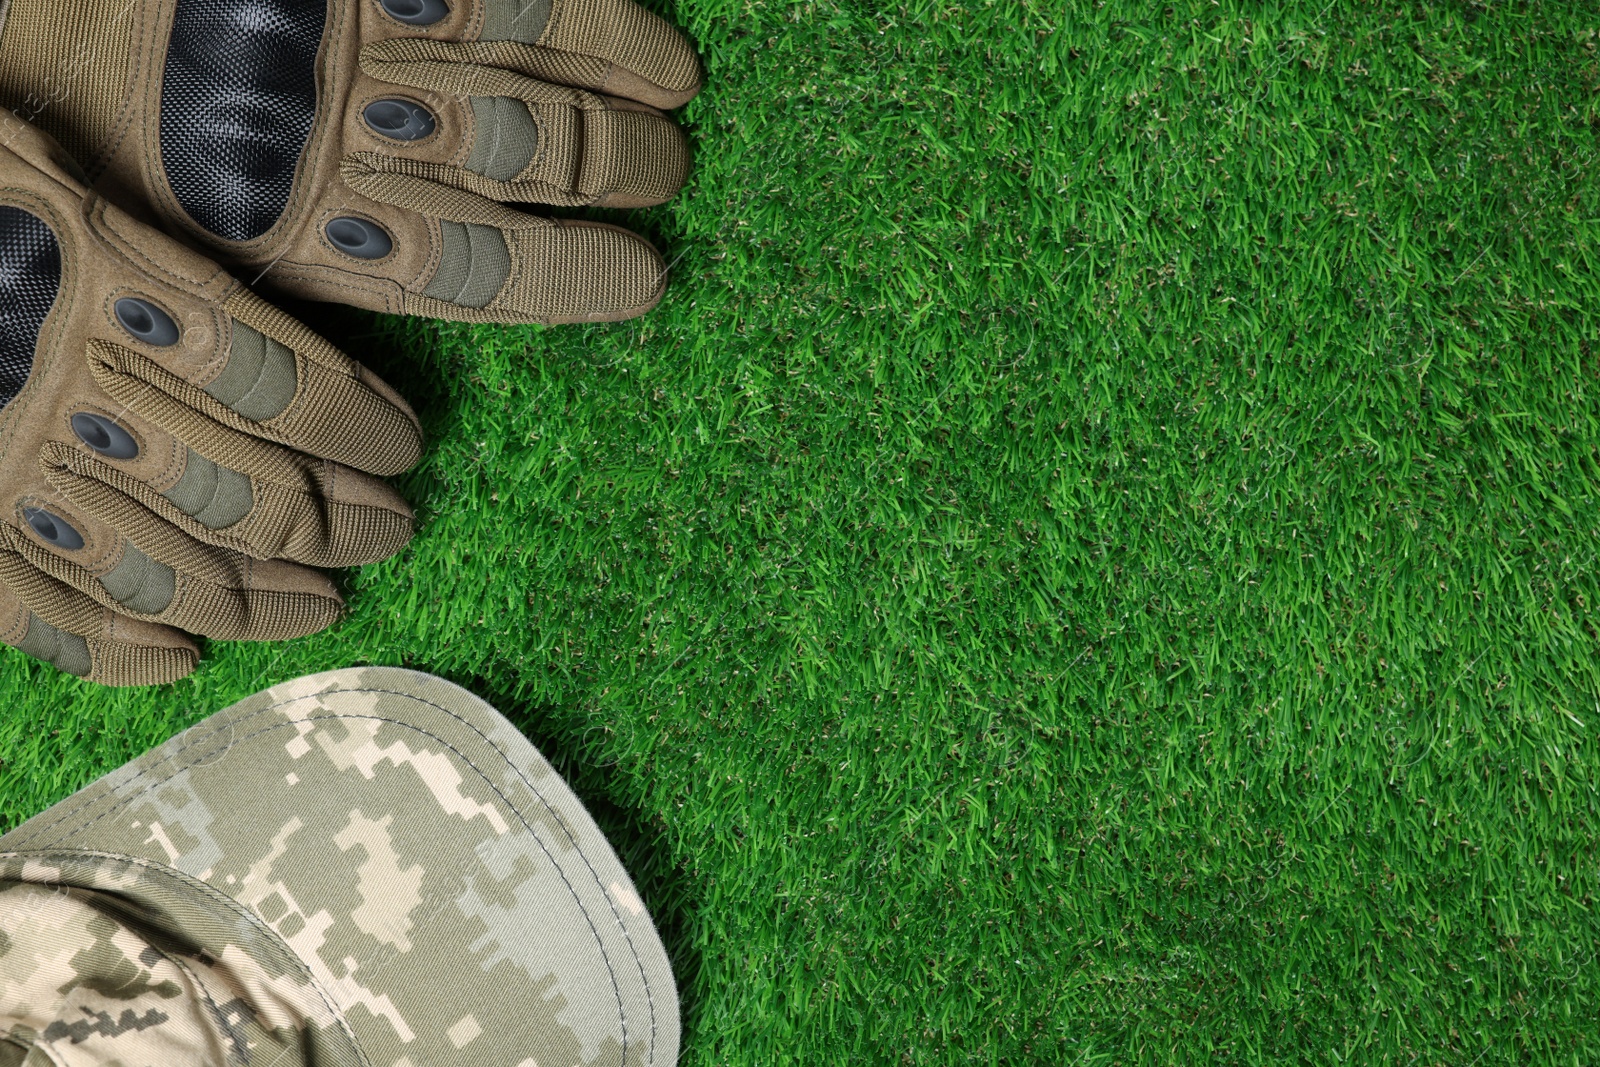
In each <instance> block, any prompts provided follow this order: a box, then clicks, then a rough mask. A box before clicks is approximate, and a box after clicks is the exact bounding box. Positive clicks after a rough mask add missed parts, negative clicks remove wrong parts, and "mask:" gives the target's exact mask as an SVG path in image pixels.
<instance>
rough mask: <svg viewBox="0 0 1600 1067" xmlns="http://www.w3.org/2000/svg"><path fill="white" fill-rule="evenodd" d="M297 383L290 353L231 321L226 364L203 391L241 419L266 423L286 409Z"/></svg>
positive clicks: (274, 342) (275, 342) (292, 354)
mask: <svg viewBox="0 0 1600 1067" xmlns="http://www.w3.org/2000/svg"><path fill="white" fill-rule="evenodd" d="M298 386H299V375H298V372H297V371H296V369H295V359H294V353H293V352H291V351H290V350H289V349H288V347H286V346H285V345H282V344H279V343H278V342H277V341H274V340H273V339H272V338H270V337H268V336H266V335H265V334H263V333H261V332H260V331H258V330H255V329H253V328H251V327H249V326H246V325H245V324H244V323H242V322H238V321H235V322H234V324H233V345H232V347H231V349H230V350H229V352H228V365H227V366H226V367H223V368H222V373H221V374H219V375H217V378H216V380H215V381H213V382H212V383H211V384H210V385H208V386H206V387H205V391H206V394H207V395H208V396H210V397H212V398H213V399H215V400H219V401H221V402H222V403H224V404H226V405H227V406H228V407H230V408H232V409H233V410H234V411H237V412H238V413H239V414H241V415H243V416H244V417H245V418H247V419H252V420H254V421H255V422H266V421H267V420H268V419H271V418H275V417H276V416H278V415H281V414H283V413H284V412H285V411H287V410H289V405H290V404H292V403H294V394H295V389H296V388H297V387H298Z"/></svg>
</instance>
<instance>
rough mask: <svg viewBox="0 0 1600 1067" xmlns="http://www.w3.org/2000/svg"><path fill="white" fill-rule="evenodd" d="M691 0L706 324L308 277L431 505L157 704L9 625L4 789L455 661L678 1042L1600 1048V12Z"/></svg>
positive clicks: (664, 312)
mask: <svg viewBox="0 0 1600 1067" xmlns="http://www.w3.org/2000/svg"><path fill="white" fill-rule="evenodd" d="M658 9H659V10H662V11H663V12H664V13H665V14H667V15H668V17H670V18H672V19H673V20H674V21H675V22H677V23H678V24H679V25H681V26H683V27H684V28H685V29H686V30H687V31H688V32H689V33H690V34H691V35H692V36H693V37H694V39H695V40H696V41H697V42H698V45H699V47H700V48H701V50H702V53H703V55H704V57H705V62H706V67H707V71H708V88H707V89H706V92H705V93H704V94H703V95H702V96H701V97H700V98H699V99H698V100H696V101H695V102H694V103H693V104H691V105H690V106H689V107H688V108H686V109H685V110H684V112H683V115H682V117H683V119H684V120H685V122H686V124H687V125H688V127H689V128H690V130H691V131H692V135H693V140H694V145H695V152H696V172H695V176H694V178H693V182H692V185H691V187H690V188H689V189H688V190H686V192H685V193H684V195H683V196H682V197H680V198H679V199H678V200H677V201H675V202H674V203H672V204H670V205H668V206H666V207H663V208H660V209H657V210H653V211H648V212H639V213H629V214H614V215H610V216H607V217H609V218H613V219H615V220H617V221H622V222H624V223H626V224H629V225H632V226H635V227H637V228H639V229H641V230H642V231H643V232H646V233H648V234H649V235H651V236H652V238H654V239H655V240H656V241H658V242H659V243H660V245H661V247H662V248H663V249H664V250H665V252H666V254H667V256H668V258H669V259H670V260H671V261H672V262H673V264H674V271H675V273H674V278H673V282H672V287H671V290H670V292H669V295H668V297H667V299H666V301H665V303H664V304H663V305H662V306H661V308H660V309H659V310H657V311H656V312H655V313H653V314H651V315H650V316H648V317H646V318H644V319H641V320H638V321H635V322H630V323H624V324H619V325H614V326H601V327H593V328H562V329H536V328H527V329H502V328H491V327H465V326H457V325H449V324H439V323H430V322H422V321H412V320H401V319H386V318H381V317H378V316H369V315H364V314H359V313H355V312H350V311H344V310H340V309H328V308H321V307H315V306H310V307H301V308H299V309H297V310H299V311H300V312H301V313H302V314H305V315H307V316H308V317H309V318H310V321H311V322H312V323H313V324H314V325H316V326H317V327H318V328H320V329H323V330H324V331H326V332H327V333H329V334H330V335H331V336H333V337H334V338H335V339H336V340H338V341H340V342H341V343H342V344H344V345H345V346H346V347H347V348H349V350H350V351H352V352H353V353H354V354H356V355H357V356H358V357H359V358H361V359H363V360H366V361H367V362H369V363H370V364H371V365H372V366H373V367H375V368H376V369H378V370H379V371H380V372H381V373H382V374H384V375H385V376H387V377H388V378H389V379H390V380H391V381H393V382H394V383H395V384H396V385H397V386H399V387H400V388H401V389H402V391H404V392H405V393H406V394H407V395H408V396H409V397H411V398H412V399H413V400H414V401H415V403H416V405H417V407H418V409H419V411H420V413H421V415H422V417H423V419H424V421H425V423H426V426H427V429H428V431H429V434H430V439H431V447H430V450H429V452H428V455H427V458H426V460H425V461H424V463H423V465H422V466H421V467H420V468H419V469H418V470H417V471H416V472H414V473H412V474H410V475H408V476H406V477H404V478H402V479H399V484H400V485H401V486H402V487H403V488H404V490H405V491H406V492H407V494H408V495H409V497H410V498H411V499H412V500H413V501H414V502H415V503H416V505H417V508H418V511H419V514H420V518H421V531H420V533H419V534H418V536H417V538H416V541H415V543H414V544H413V545H412V546H411V548H410V549H409V550H408V551H406V552H405V553H404V554H403V555H402V556H401V557H399V558H397V559H395V560H393V561H391V562H388V563H386V564H383V565H381V566H375V567H368V568H365V569H363V570H361V571H359V572H353V573H350V574H348V575H347V576H346V578H345V580H346V582H347V585H348V591H349V594H350V599H351V604H352V612H351V615H350V617H349V619H348V620H347V621H346V622H344V623H343V624H341V625H340V626H339V627H337V628H336V629H334V630H333V631H331V632H329V633H326V634H323V635H319V636H317V637H314V638H311V639H307V640H302V641H296V642H291V643H289V644H285V645H272V646H257V647H249V646H241V645H226V644H213V645H211V646H210V647H209V648H208V650H207V659H206V662H205V664H204V665H203V667H202V668H201V670H200V672H199V673H198V675H196V676H195V677H194V678H193V679H191V680H189V681H186V682H184V683H183V684H180V685H176V686H173V687H171V688H168V689H163V690H156V691H133V692H110V691H107V690H103V689H99V688H96V687H94V686H90V685H87V684H83V683H80V682H77V681H73V680H70V679H67V678H64V677H60V676H57V675H55V674H53V673H51V672H50V671H49V670H47V669H45V668H42V667H40V666H37V665H35V664H33V663H32V662H31V661H29V660H27V659H25V658H24V657H23V656H21V655H19V654H16V653H10V652H8V653H6V654H5V655H4V656H3V657H0V661H3V663H4V671H3V677H0V707H3V708H4V709H5V710H4V713H3V719H0V751H3V753H4V756H3V758H4V764H3V766H0V798H3V818H0V825H3V826H10V825H14V824H15V823H16V822H17V821H20V820H21V819H23V818H24V817H26V816H27V815H29V814H31V813H33V812H36V811H38V810H40V809H42V808H43V807H44V806H46V805H47V804H49V803H51V802H53V801H55V800H57V799H59V798H61V797H62V796H64V795H66V794H67V793H68V792H70V791H71V790H73V789H75V788H77V787H79V786H81V785H83V784H84V783H86V782H88V781H90V780H91V779H93V778H94V777H96V776H98V775H100V774H102V773H104V772H105V771H108V770H110V769H111V768H113V767H115V766H117V765H119V764H120V763H122V762H123V761H125V760H127V759H130V758H132V757H134V756H136V755H138V754H139V753H141V752H142V751H144V750H145V749H147V748H148V747H150V746H151V745H153V744H155V743H156V742H158V741H160V740H162V739H164V738H166V737H167V736H169V735H170V734H171V733H173V732H175V731H176V730H178V729H180V728H182V727H183V726H185V725H187V724H189V723H192V722H195V721H197V720H198V719H199V718H201V717H202V716H204V715H206V714H208V713H209V712H211V711H214V710H216V709H219V708H221V707H223V706H224V705H226V704H228V703H230V702H232V701H233V700H235V699H237V698H239V697H241V696H244V695H246V694H247V693H249V692H252V691H254V690H256V689H258V688H260V687H262V686H264V685H266V684H268V683H273V682H278V681H282V680H285V679H287V678H290V677H292V676H295V675H298V674H303V673H308V672H312V671H318V670H323V669H327V668H333V667H341V666H346V665H350V664H353V663H394V664H404V665H407V666H411V667H415V668H419V669H424V670H428V671H432V672H434V673H437V674H441V675H444V676H445V677H448V678H451V679H453V680H455V681H457V682H460V683H462V684H463V685H466V686H468V687H469V688H471V689H473V690H474V691H476V692H478V693H479V694H481V695H482V696H484V697H486V698H488V699H489V700H491V701H492V702H494V703H495V704H497V706H499V707H501V708H502V709H505V710H506V711H507V712H508V713H509V714H511V715H512V716H513V718H514V719H515V720H516V721H517V722H518V723H519V724H520V725H522V726H523V727H524V728H525V729H526V730H527V731H528V733H529V735H530V736H531V737H532V738H533V739H534V740H535V742H536V743H537V744H538V745H539V746H540V747H541V748H542V749H543V750H544V751H545V752H546V753H547V754H548V755H549V756H550V757H551V758H552V760H553V761H554V762H555V763H556V765H557V766H558V768H559V769H561V770H562V771H563V773H565V774H566V775H568V776H569V777H570V779H571V780H572V782H573V784H574V786H575V787H576V788H577V790H578V791H579V793H580V795H582V796H583V797H584V798H585V799H586V800H587V801H588V802H589V803H591V805H593V807H594V808H595V810H596V811H597V813H598V816H599V818H600V819H601V821H602V825H603V826H604V827H605V828H606V830H607V831H608V832H609V833H610V834H611V835H612V836H613V838H614V839H615V841H616V843H617V846H618V849H619V851H620V852H621V853H622V854H623V856H624V859H625V861H626V862H627V863H629V864H630V866H631V868H632V869H633V870H634V871H635V872H636V874H637V876H638V880H639V883H640V886H641V889H642V891H643V892H644V894H645V897H646V899H647V901H648V902H649V904H650V906H651V908H652V909H653V911H654V913H655V915H656V916H657V917H658V918H659V919H660V921H661V923H662V925H663V930H664V935H665V938H666V941H667V943H668V946H669V949H670V951H671V952H672V954H673V958H674V961H675V967H676V968H677V973H678V977H679V981H680V985H681V989H682V996H683V1007H684V1024H685V1045H684V1053H683V1057H682V1063H683V1064H685V1065H686V1067H709V1065H713V1064H730V1065H734V1064H736V1065H745V1064H749V1065H765V1064H819V1065H821V1064H827V1065H835V1064H886V1065H887V1064H911V1065H915V1064H1022V1063H1041V1064H1072V1065H1076V1064H1084V1065H1091V1064H1165V1063H1173V1064H1191V1063H1199V1062H1208V1063H1223V1064H1256V1063H1261V1064H1266V1063H1308V1064H1350V1063H1363V1064H1429V1065H1432V1064H1455V1065H1466V1064H1475V1065H1479V1067H1490V1065H1494V1064H1552V1065H1554V1064H1562V1065H1584V1064H1592V1063H1596V1062H1600V960H1597V958H1596V954H1597V949H1600V919H1597V916H1596V908H1597V906H1600V902H1597V888H1600V887H1597V882H1600V844H1597V832H1600V797H1597V793H1596V788H1597V784H1600V745H1597V744H1596V735H1597V734H1600V669H1597V663H1600V629H1597V620H1596V615H1595V612H1596V607H1597V605H1600V577H1597V573H1596V556H1597V549H1600V506H1597V500H1596V497H1597V491H1600V452H1597V449H1600V354H1597V351H1596V343H1597V326H1596V317H1595V310H1596V309H1597V308H1600V281H1597V276H1596V266H1597V237H1600V170H1597V168H1596V157H1597V142H1596V133H1597V128H1600V127H1597V122H1600V103H1597V101H1600V96H1597V95H1596V94H1597V90H1600V60H1597V55H1600V53H1597V48H1600V16H1597V15H1596V13H1595V11H1594V10H1593V9H1592V8H1591V7H1590V5H1585V4H1562V3H1541V4H1529V3H1501V2H1495V3H1466V2H1451V3H1431V4H1402V3H1394V2H1391V3H1384V4H1378V3H1357V2H1354V0H1352V2H1349V3H1337V4H1335V3H1328V2H1326V0H1314V2H1301V3H1296V2H1278V3H1274V2H1270V0H1269V2H1265V3H1242V2H1239V0H1224V2H1222V3H1212V2H1210V0H1205V2H1200V0H1176V2H1172V3H1168V4H1165V5H1159V4H1157V5H1152V4H1141V3H1134V2H1131V0H1107V2H1098V3H1091V2H1086V0H1057V2H1054V3H1019V2H987V3H984V2H979V3H969V4H943V3H937V4H936V3H929V2H926V0H913V2H910V3H905V4H900V5H891V6H888V7H884V8H875V7H872V6H869V5H865V4H859V3H842V4H841V3H798V4H772V3H766V2H762V0H751V2H743V3H733V2H727V0H706V2H703V3H688V2H683V0H680V2H678V3H677V4H676V6H675V7H671V8H667V7H659V8H658Z"/></svg>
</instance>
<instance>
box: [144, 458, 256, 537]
mask: <svg viewBox="0 0 1600 1067" xmlns="http://www.w3.org/2000/svg"><path fill="white" fill-rule="evenodd" d="M161 495H162V496H164V497H166V498H167V499H168V500H170V501H172V502H173V503H174V504H176V505H178V509H179V510H180V511H182V512H183V513H184V514H185V515H188V516H189V517H190V518H192V519H195V520H196V521H198V522H199V523H200V525H202V526H204V527H205V528H206V529H208V530H224V529H227V528H228V527H229V526H232V525H233V524H234V523H236V522H238V521H239V520H240V519H242V518H244V517H245V516H246V515H248V514H250V509H251V508H253V507H255V495H254V493H253V492H252V491H251V489H250V479H249V478H248V477H246V476H245V475H243V474H240V473H239V472H238V471H231V470H229V469H228V468H226V467H220V466H218V465H217V464H215V463H213V462H212V461H211V460H209V459H207V458H206V457H204V456H202V455H201V454H200V453H198V452H196V451H195V450H194V449H192V448H191V449H189V458H188V461H187V462H186V463H185V464H184V467H183V477H181V478H179V479H178V484H176V485H174V486H173V487H172V488H171V489H168V490H167V491H166V492H165V493H162V494H161Z"/></svg>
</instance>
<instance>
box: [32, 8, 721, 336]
mask: <svg viewBox="0 0 1600 1067" xmlns="http://www.w3.org/2000/svg"><path fill="white" fill-rule="evenodd" d="M84 54H92V55H94V56H95V57H96V58H95V60H94V61H92V62H89V63H83V62H81V61H80V62H77V63H74V62H73V58H74V57H75V56H81V55H84ZM68 70H70V71H71V79H72V82H71V86H70V91H66V89H67V87H65V86H62V87H61V88H62V90H63V91H60V92H56V91H53V90H54V89H55V88H56V84H55V83H56V82H58V81H60V80H61V79H62V77H63V74H62V72H64V71H68ZM699 88H700V67H699V64H698V62H697V60H696V59H695V56H694V53H693V51H692V50H691V48H690V47H689V45H688V43H687V41H685V40H684V38H683V37H682V36H681V35H680V34H679V33H678V32H677V31H676V30H674V29H672V28H671V27H670V26H668V25H667V24H666V23H665V22H663V21H662V20H661V19H660V18H658V17H656V16H655V15H652V14H650V13H649V12H646V11H645V10H644V9H643V8H641V7H639V6H638V5H637V4H635V3H633V2H632V0H253V2H252V3H250V4H249V5H240V4H239V3H238V0H131V2H130V0H11V5H10V14H9V17H8V19H7V21H6V24H5V26H4V27H3V28H0V97H6V98H8V100H9V102H10V103H12V104H13V106H17V107H18V108H19V110H20V111H21V113H23V114H25V115H31V114H35V113H36V114H37V116H38V118H37V121H38V122H39V123H40V124H41V125H42V126H43V127H44V128H46V129H47V130H49V131H51V132H52V133H55V134H56V135H57V136H59V137H61V138H62V139H63V142H64V143H65V144H66V145H67V147H68V148H69V149H70V150H71V151H72V152H73V153H74V155H75V156H77V158H79V159H80V160H81V161H82V162H83V163H84V165H85V167H86V168H87V170H88V172H89V174H90V175H91V177H92V178H93V180H94V181H95V182H96V184H97V186H98V187H100V188H101V189H102V190H104V191H105V192H106V194H107V195H108V196H109V197H110V198H111V199H113V200H114V201H116V202H117V203H119V204H122V205H123V206H126V207H129V208H130V210H135V211H139V212H141V213H145V214H148V215H149V216H150V217H151V218H154V219H156V220H158V221H159V224H160V225H161V226H162V227H163V228H165V229H167V230H168V231H169V232H173V233H179V234H182V235H183V236H184V237H185V238H186V239H189V240H192V241H193V242H195V243H196V244H197V245H199V246H200V247H203V248H205V249H207V250H208V251H210V252H212V253H213V254H214V255H215V256H216V257H217V258H218V259H219V260H220V261H222V262H224V263H227V264H229V265H232V266H237V267H241V268H243V270H244V272H245V276H246V277H251V278H254V277H256V276H257V275H260V277H261V280H262V283H263V284H265V285H267V286H270V287H273V288H274V289H276V290H278V291H281V292H285V293H288V294H292V295H295V296H298V297H306V298H311V299H319V300H332V301H338V302H342V303H349V304H355V305H357V306H362V307H368V308H375V309H378V310H385V311H392V312H405V313H413V314H423V315H430V316H435V317H441V318H449V319H456V320H464V321H491V322H545V323H557V322H595V321H610V320H616V319H624V318H630V317H632V316H634V315H638V314H641V313H643V312H644V311H647V310H649V309H650V308H651V307H653V306H654V305H655V304H656V303H657V302H658V301H659V300H660V299H661V295H662V293H663V292H664V287H665V283H666V267H665V264H664V263H663V262H662V260H661V257H660V255H659V254H657V252H656V250H655V249H654V248H653V247H651V245H650V244H649V243H648V242H647V241H645V240H644V239H643V238H640V237H638V236H637V235H635V234H633V233H630V232H628V231H627V230H623V229H620V228H618V227H615V226H608V225H603V224H599V223H593V222H586V221H581V220H572V219H551V218H546V217H542V216H539V215H535V214H530V213H528V212H525V211H521V210H517V209H515V208H512V207H508V206H507V205H508V204H513V203H539V204H550V205H556V206H564V207H576V206H587V205H595V206H600V207H622V208H628V207H643V206H647V205H652V204H659V203H661V202H663V201H665V200H667V199H669V198H670V197H672V196H673V195H675V194H676V193H677V192H678V190H679V189H680V188H681V187H682V185H683V183H684V181H685V179H686V177H687V175H688V171H689V153H688V149H687V145H686V142H685V140H684V137H683V135H682V133H681V131H680V130H679V129H678V127H677V126H676V124H674V123H673V122H672V121H671V120H670V119H669V118H668V117H667V116H666V115H665V114H663V113H662V111H660V110H658V109H660V108H670V107H676V106H678V105H680V104H683V103H685V102H686V101H688V100H689V99H691V98H692V97H693V96H694V95H695V93H696V92H697V91H698V90H699Z"/></svg>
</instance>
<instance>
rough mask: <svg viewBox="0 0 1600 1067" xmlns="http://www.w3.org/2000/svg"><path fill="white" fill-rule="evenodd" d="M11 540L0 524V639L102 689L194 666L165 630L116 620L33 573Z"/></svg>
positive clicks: (190, 647) (186, 649)
mask: <svg viewBox="0 0 1600 1067" xmlns="http://www.w3.org/2000/svg"><path fill="white" fill-rule="evenodd" d="M15 537H16V534H15V531H13V530H12V528H11V527H9V526H0V642H4V643H5V644H8V645H11V646H13V647H15V648H19V649H21V650H22V651H24V652H26V653H27V654H28V655H30V656H32V657H34V658H35V659H40V660H43V661H44V662H46V663H48V664H50V665H51V666H53V667H56V668H58V669H59V670H63V671H66V672H67V673H68V674H76V675H79V676H80V677H84V678H88V679H89V680H91V681H95V682H99V683H101V684H102V685H160V684H162V683H165V682H175V681H177V680H178V679H179V678H182V677H184V676H185V675H187V674H189V673H190V672H191V671H193V670H194V668H195V665H196V664H197V663H199V662H200V650H199V649H198V648H196V647H195V644H194V642H193V641H191V640H189V638H188V637H186V636H184V635H183V634H182V633H180V632H179V631H177V630H174V629H173V628H172V627H170V626H161V625H159V624H157V623H149V622H140V621H139V620H138V619H130V618H128V617H127V616H125V615H119V614H118V613H116V612H114V611H112V610H110V609H109V608H106V607H105V606H103V605H101V604H98V603H96V602H95V601H94V600H92V599H91V598H89V597H87V596H85V595H84V594H82V593H80V592H78V591H77V590H76V589H73V588H72V587H71V586H68V585H63V584H62V583H60V582H58V581H56V580H55V579H54V578H51V577H50V576H49V575H46V574H44V573H42V572H40V571H39V570H38V569H36V568H35V567H34V566H33V565H32V564H30V563H28V562H27V560H25V559H23V557H22V554H21V553H20V552H18V551H17V549H16V545H15ZM12 582H15V583H16V585H15V586H14V587H13V585H12V584H11V583H12Z"/></svg>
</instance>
